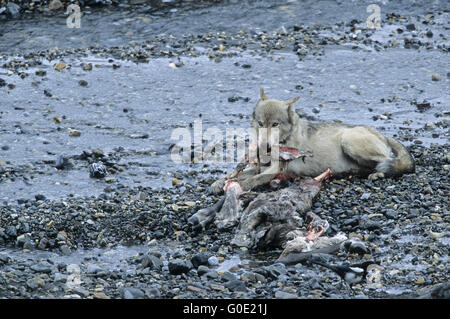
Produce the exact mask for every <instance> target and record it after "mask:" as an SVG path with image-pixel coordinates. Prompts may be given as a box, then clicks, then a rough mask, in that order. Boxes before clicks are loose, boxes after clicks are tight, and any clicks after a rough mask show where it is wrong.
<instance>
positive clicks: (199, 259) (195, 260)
mask: <svg viewBox="0 0 450 319" xmlns="http://www.w3.org/2000/svg"><path fill="white" fill-rule="evenodd" d="M191 263H192V265H193V266H194V267H195V268H197V267H198V266H200V265H207V264H208V255H207V254H205V253H199V254H196V255H194V256H193V257H192V258H191Z"/></svg>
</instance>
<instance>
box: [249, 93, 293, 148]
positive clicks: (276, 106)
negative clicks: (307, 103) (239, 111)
mask: <svg viewBox="0 0 450 319" xmlns="http://www.w3.org/2000/svg"><path fill="white" fill-rule="evenodd" d="M298 99H299V97H298V96H297V97H296V98H294V99H292V100H288V101H278V100H273V99H269V98H268V97H267V96H266V94H265V93H264V90H263V89H262V88H261V90H260V98H259V101H258V103H256V106H255V108H254V110H253V114H252V121H251V126H252V128H253V129H254V130H255V133H256V134H257V135H256V136H257V138H258V148H259V149H260V150H267V151H268V152H270V149H271V147H272V146H274V145H278V144H286V141H287V140H288V138H289V137H290V135H291V133H292V130H293V127H294V126H295V125H296V124H297V121H298V115H297V113H296V112H295V102H297V101H298Z"/></svg>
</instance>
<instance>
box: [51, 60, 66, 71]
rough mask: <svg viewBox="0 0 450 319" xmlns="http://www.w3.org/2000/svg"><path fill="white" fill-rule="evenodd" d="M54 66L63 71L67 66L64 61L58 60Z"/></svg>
mask: <svg viewBox="0 0 450 319" xmlns="http://www.w3.org/2000/svg"><path fill="white" fill-rule="evenodd" d="M53 68H54V69H55V70H56V71H61V70H63V69H65V68H66V64H65V63H64V62H58V63H56V64H55V65H54V66H53Z"/></svg>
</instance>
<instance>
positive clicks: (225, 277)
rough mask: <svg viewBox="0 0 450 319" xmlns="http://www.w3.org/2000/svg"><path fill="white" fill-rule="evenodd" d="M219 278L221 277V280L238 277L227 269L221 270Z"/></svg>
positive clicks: (230, 279)
mask: <svg viewBox="0 0 450 319" xmlns="http://www.w3.org/2000/svg"><path fill="white" fill-rule="evenodd" d="M220 278H221V279H222V281H232V280H237V279H238V278H237V277H236V275H234V274H233V273H231V272H229V271H225V272H223V274H222V275H221V276H220Z"/></svg>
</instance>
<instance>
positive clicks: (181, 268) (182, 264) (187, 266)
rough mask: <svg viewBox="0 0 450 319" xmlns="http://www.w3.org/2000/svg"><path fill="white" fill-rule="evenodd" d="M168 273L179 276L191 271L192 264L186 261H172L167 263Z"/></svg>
mask: <svg viewBox="0 0 450 319" xmlns="http://www.w3.org/2000/svg"><path fill="white" fill-rule="evenodd" d="M168 266H169V272H170V273H171V274H172V275H180V274H184V273H187V272H189V270H191V269H192V267H193V266H192V263H191V262H190V261H187V260H182V259H174V260H171V261H169V265H168Z"/></svg>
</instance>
